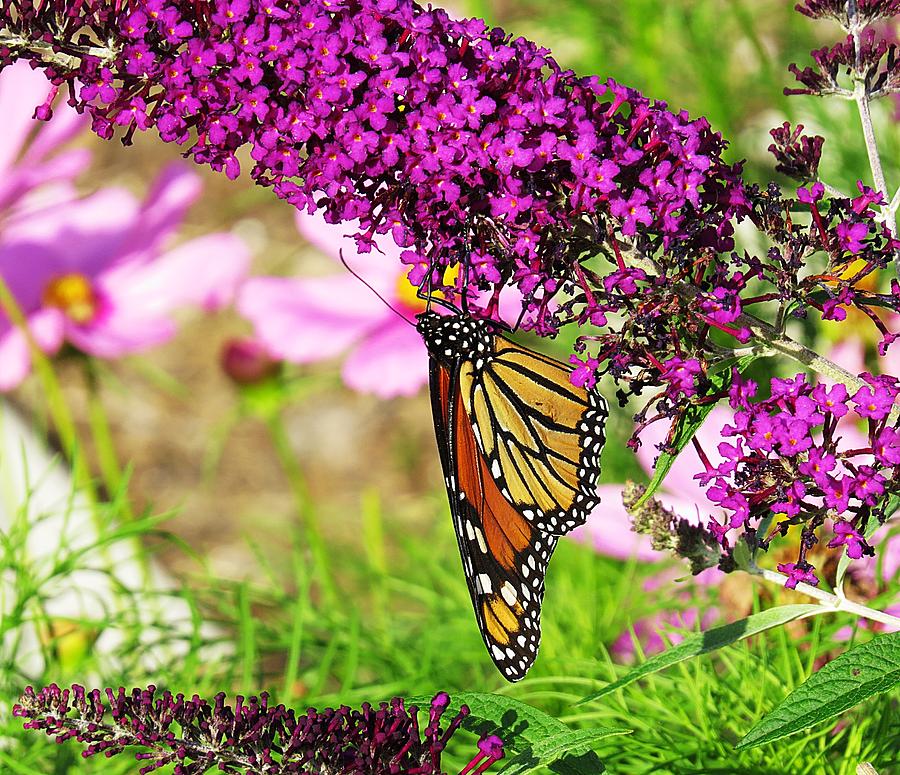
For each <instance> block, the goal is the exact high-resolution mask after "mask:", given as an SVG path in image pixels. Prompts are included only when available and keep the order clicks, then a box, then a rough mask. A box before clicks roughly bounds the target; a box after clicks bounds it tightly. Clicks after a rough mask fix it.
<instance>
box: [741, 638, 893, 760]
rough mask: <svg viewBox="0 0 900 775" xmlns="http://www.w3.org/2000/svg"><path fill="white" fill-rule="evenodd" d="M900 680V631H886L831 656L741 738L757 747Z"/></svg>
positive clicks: (834, 714) (817, 721)
mask: <svg viewBox="0 0 900 775" xmlns="http://www.w3.org/2000/svg"><path fill="white" fill-rule="evenodd" d="M898 683H900V632H892V633H891V634H889V635H881V636H879V637H877V638H873V639H872V640H870V641H869V642H868V643H863V644H862V645H860V646H856V647H855V648H852V649H850V651H847V652H845V653H844V654H841V655H840V656H839V657H837V658H836V659H833V660H831V662H829V663H828V664H826V665H825V666H824V667H822V668H821V669H820V670H819V671H818V672H815V673H813V674H812V675H811V676H810V677H809V679H808V680H807V681H805V682H804V683H802V684H801V685H800V686H798V687H797V688H796V689H794V691H792V692H791V693H790V694H789V695H788V696H787V697H785V699H784V700H782V702H781V704H780V705H779V706H778V707H777V708H775V710H773V711H772V712H771V713H770V714H769V715H768V716H766V717H765V718H764V719H763V720H762V721H760V722H759V723H758V724H757V725H756V726H755V727H753V729H751V730H750V731H749V732H748V733H747V735H746V736H745V737H744V739H743V740H741V742H740V743H738V745H737V747H738V748H752V747H754V746H757V745H762V744H763V743H770V742H772V741H773V740H778V739H780V738H782V737H786V736H787V735H790V734H793V733H794V732H799V731H800V730H802V729H806V728H808V727H811V726H813V725H814V724H818V723H819V722H820V721H825V720H826V719H829V718H833V717H834V716H837V715H838V714H840V713H843V712H844V711H845V710H847V709H849V708H852V707H853V706H854V705H857V704H859V703H860V702H862V701H863V700H865V699H868V698H869V697H873V696H875V695H876V694H883V693H884V692H886V691H888V690H889V689H891V688H893V687H894V686H896V685H897V684H898Z"/></svg>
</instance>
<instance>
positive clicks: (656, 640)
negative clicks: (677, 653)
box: [609, 608, 699, 664]
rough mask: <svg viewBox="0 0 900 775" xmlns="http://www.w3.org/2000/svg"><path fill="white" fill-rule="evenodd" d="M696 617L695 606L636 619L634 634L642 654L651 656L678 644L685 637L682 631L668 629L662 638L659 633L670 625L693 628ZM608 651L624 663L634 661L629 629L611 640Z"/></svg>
mask: <svg viewBox="0 0 900 775" xmlns="http://www.w3.org/2000/svg"><path fill="white" fill-rule="evenodd" d="M698 618H699V617H698V611H697V609H696V608H689V609H687V610H686V611H681V612H678V611H663V612H660V613H657V614H654V615H652V616H648V617H646V618H644V619H638V621H636V622H635V623H634V625H633V629H634V634H635V635H636V636H637V638H638V641H639V642H640V644H641V649H642V651H643V652H644V654H645V655H646V656H651V655H652V654H658V653H659V652H661V651H664V650H665V649H666V648H668V647H669V645H670V644H671V645H673V646H675V645H678V644H679V643H681V641H683V640H684V638H685V636H684V633H681V632H671V631H669V632H667V633H666V634H667V637H666V639H665V640H664V639H663V637H662V635H661V634H660V632H661V631H667V630H670V629H671V628H672V627H676V628H678V629H687V630H690V629H693V628H694V625H695V624H696V623H697V619H698ZM609 653H610V655H611V656H612V657H613V658H614V659H615V660H616V661H618V662H623V663H626V664H628V663H631V662H634V660H635V658H636V657H637V650H636V648H635V643H634V639H633V637H632V634H631V631H630V630H626V631H625V632H623V633H622V634H621V635H620V636H619V637H618V638H616V640H615V641H613V643H612V645H611V646H610V647H609Z"/></svg>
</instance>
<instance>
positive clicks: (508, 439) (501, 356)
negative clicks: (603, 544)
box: [460, 336, 609, 535]
mask: <svg viewBox="0 0 900 775" xmlns="http://www.w3.org/2000/svg"><path fill="white" fill-rule="evenodd" d="M570 376H571V369H569V368H568V367H566V366H565V365H563V364H561V363H559V362H558V361H555V360H553V359H552V358H548V357H547V356H545V355H541V354H540V353H536V352H534V351H533V350H529V349H527V348H525V347H521V346H519V345H517V344H515V343H514V342H511V341H509V340H508V339H506V338H504V337H502V336H496V337H494V344H493V356H492V357H491V358H489V359H486V360H485V363H484V365H483V368H481V369H479V370H478V371H477V372H476V371H474V370H466V369H465V368H463V369H461V371H460V394H461V396H462V400H463V404H464V406H465V409H466V414H467V416H468V417H469V418H470V420H471V422H472V425H473V431H474V434H475V437H476V440H477V442H478V446H479V449H480V451H481V454H482V455H483V456H484V458H486V460H487V469H488V471H489V472H490V475H491V477H492V478H493V479H494V481H495V482H496V485H497V487H498V488H499V489H500V491H501V492H502V493H503V495H504V497H505V498H506V499H507V500H508V501H509V502H510V503H511V504H512V505H513V506H514V507H515V509H516V510H517V511H518V513H519V514H520V515H521V516H522V517H524V518H525V519H526V520H528V521H529V522H530V523H531V524H532V525H533V526H534V527H535V528H537V529H538V530H539V531H542V532H546V533H552V534H554V535H561V534H563V533H567V532H568V531H569V530H571V529H572V528H574V527H576V526H578V525H581V524H584V522H585V520H586V519H587V515H588V514H589V513H590V511H591V510H592V509H593V508H594V507H595V506H596V505H597V503H598V502H599V501H598V498H597V496H596V490H597V482H598V479H599V476H600V452H601V450H602V448H603V444H604V443H605V441H606V437H605V434H604V428H605V424H606V418H607V416H608V414H609V411H608V407H607V405H606V401H605V400H604V399H603V397H602V396H601V395H600V394H599V393H597V392H595V391H589V390H585V389H583V388H580V387H577V386H575V385H573V384H572V383H571V380H570Z"/></svg>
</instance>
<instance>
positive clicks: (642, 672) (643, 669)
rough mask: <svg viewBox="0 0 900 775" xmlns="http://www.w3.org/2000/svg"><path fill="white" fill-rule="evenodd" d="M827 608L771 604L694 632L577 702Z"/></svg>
mask: <svg viewBox="0 0 900 775" xmlns="http://www.w3.org/2000/svg"><path fill="white" fill-rule="evenodd" d="M827 610H829V609H828V608H826V607H824V606H821V605H817V604H801V605H784V606H779V607H778V608H770V609H769V610H767V611H763V612H762V613H758V614H753V615H752V616H748V617H747V618H746V619H741V620H739V621H736V622H732V623H731V624H726V625H723V626H722V627H713V628H712V629H711V630H706V631H705V632H701V633H698V634H697V635H691V636H689V637H687V638H685V639H684V640H683V641H682V642H681V643H679V644H678V645H677V646H673V647H672V648H670V649H667V650H666V651H664V652H662V653H661V654H657V655H656V656H655V657H651V658H650V659H648V660H647V661H646V662H644V663H643V664H641V665H638V666H637V667H636V668H634V669H633V670H630V671H629V672H628V673H626V674H625V675H624V676H622V678H620V679H619V680H618V681H614V682H613V683H611V684H609V685H608V686H605V687H603V688H602V689H601V690H600V691H599V692H595V693H594V694H591V695H588V696H587V697H585V698H584V699H583V700H581V701H580V702H579V703H578V704H579V705H581V704H582V703H585V702H591V701H592V700H596V699H599V698H600V697H603V696H605V695H607V694H609V693H610V692H614V691H616V690H617V689H621V688H622V687H623V686H627V685H628V684H630V683H633V682H634V681H637V680H638V679H639V678H644V677H645V676H648V675H652V674H653V673H658V672H659V671H660V670H665V669H666V668H667V667H671V666H672V665H676V664H678V663H679V662H684V661H685V660H687V659H691V658H692V657H696V656H699V655H700V654H706V653H708V652H710V651H716V650H717V649H720V648H722V647H723V646H729V645H731V644H732V643H737V642H738V641H740V640H743V639H744V638H749V637H750V636H751V635H756V634H757V633H760V632H764V631H765V630H770V629H772V628H773V627H778V626H779V625H782V624H786V623H787V622H791V621H793V620H794V619H802V618H805V617H807V616H815V615H816V614H820V613H824V612H825V611H827Z"/></svg>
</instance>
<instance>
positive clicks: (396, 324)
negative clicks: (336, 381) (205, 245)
mask: <svg viewBox="0 0 900 775" xmlns="http://www.w3.org/2000/svg"><path fill="white" fill-rule="evenodd" d="M296 222H297V229H298V230H299V232H300V233H301V234H302V235H303V236H304V237H305V238H306V239H307V240H309V242H311V243H312V244H313V245H314V246H315V247H317V248H319V250H321V251H322V252H323V253H324V254H325V255H326V256H328V257H329V258H331V259H333V260H334V261H335V263H339V261H340V254H341V253H343V256H344V260H345V261H346V262H347V264H348V265H349V266H350V267H351V268H352V269H353V271H354V272H356V273H357V274H358V275H359V276H360V277H362V278H364V279H365V281H366V282H367V283H369V285H371V286H372V289H374V291H375V292H376V293H377V294H378V295H380V296H381V297H382V298H381V299H379V298H378V296H376V295H375V293H373V292H372V290H370V289H369V288H367V287H366V286H365V284H363V283H362V282H360V281H359V280H358V279H357V278H356V277H354V276H353V275H352V274H350V273H349V272H347V271H346V270H345V269H344V267H340V269H341V271H340V272H338V273H337V274H333V275H328V276H326V277H302V278H301V277H252V278H250V279H248V280H247V281H246V282H245V283H244V284H243V286H242V287H241V289H240V291H239V293H238V298H237V305H236V306H237V309H238V311H239V312H240V313H241V314H242V315H243V316H244V317H245V318H247V320H249V321H250V322H251V323H252V324H253V327H254V332H255V336H256V338H257V339H258V340H259V341H260V342H261V343H262V344H263V345H264V346H265V347H266V349H267V350H268V351H269V352H270V353H271V354H272V355H274V356H275V357H277V358H281V359H283V360H285V361H288V362H290V363H299V364H307V363H316V362H318V361H322V360H325V359H328V358H333V357H335V356H337V355H340V354H341V353H343V352H345V351H348V350H349V355H348V356H347V358H346V359H345V360H344V363H343V366H342V368H341V376H342V377H343V380H344V383H345V384H346V385H347V386H348V387H349V388H351V389H353V390H356V391H359V392H361V393H374V394H375V395H377V396H379V397H381V398H390V397H393V396H407V395H412V394H413V393H415V392H416V391H417V390H419V388H421V387H422V386H423V385H424V384H425V383H426V382H427V381H428V358H427V355H426V352H425V347H424V345H423V343H422V338H421V337H420V336H419V333H418V331H416V329H415V325H414V321H415V315H416V314H417V313H418V312H421V311H422V310H423V309H424V308H425V306H424V303H423V302H422V300H421V299H419V298H417V296H416V289H415V288H414V287H413V286H412V285H410V283H409V281H408V280H407V279H406V267H404V266H403V264H402V263H401V261H400V249H399V248H398V247H396V246H395V245H394V243H393V241H392V240H391V239H390V238H387V239H380V240H376V245H377V250H380V251H381V252H382V253H383V254H384V255H379V254H378V252H377V250H376V251H375V252H373V253H372V254H369V255H360V254H359V253H358V251H357V250H356V247H355V243H354V241H353V240H352V239H349V238H346V237H345V236H344V235H347V234H352V233H354V231H357V229H356V227H355V226H354V225H353V224H349V225H348V224H342V225H333V224H329V223H326V222H325V219H324V218H323V217H322V216H321V215H320V214H318V213H317V214H315V215H308V214H306V213H298V214H297V218H296ZM382 299H383V300H384V301H382ZM385 302H387V303H385ZM388 304H389V305H390V307H393V310H392V309H391V308H390V307H388V306H387V305H388ZM398 313H399V314H398Z"/></svg>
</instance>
